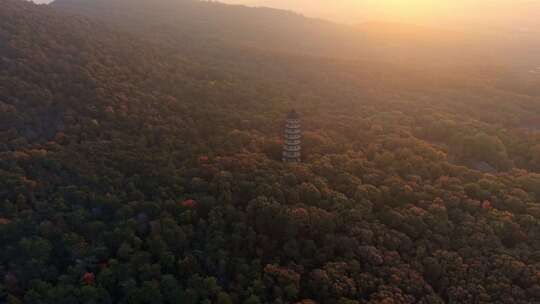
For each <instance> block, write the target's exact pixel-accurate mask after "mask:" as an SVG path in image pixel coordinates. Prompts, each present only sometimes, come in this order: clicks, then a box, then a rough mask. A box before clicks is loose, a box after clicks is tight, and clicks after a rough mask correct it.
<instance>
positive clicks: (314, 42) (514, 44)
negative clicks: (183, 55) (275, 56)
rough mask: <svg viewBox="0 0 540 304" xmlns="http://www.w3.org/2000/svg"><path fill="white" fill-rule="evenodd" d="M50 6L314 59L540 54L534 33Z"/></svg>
mask: <svg viewBox="0 0 540 304" xmlns="http://www.w3.org/2000/svg"><path fill="white" fill-rule="evenodd" d="M142 5H145V4H142ZM53 6H56V7H59V8H63V9H66V10H70V9H71V10H73V11H76V12H78V13H84V14H87V15H90V16H93V17H97V18H101V19H103V20H104V21H108V22H109V23H113V24H116V25H118V24H119V23H121V24H122V25H123V26H124V27H125V28H126V29H140V28H141V26H144V27H145V30H146V31H151V32H153V33H154V34H155V35H161V34H163V35H167V36H168V37H169V39H171V38H173V37H182V39H185V38H187V37H189V36H190V35H191V36H200V37H206V39H207V40H220V41H226V42H227V43H229V44H233V45H236V46H239V45H243V46H247V47H256V48H260V49H272V50H275V51H282V52H290V53H299V54H309V55H313V56H323V57H333V58H349V59H368V60H382V61H387V62H397V63H410V64H411V63H412V64H422V65H447V64H450V65H459V66H465V65H486V64H487V65H492V64H495V65H519V66H525V67H530V66H531V65H535V64H537V63H538V62H540V55H537V54H535V53H534V52H530V51H529V50H530V49H533V48H535V47H540V38H539V37H538V36H537V35H532V34H529V33H519V34H516V33H503V32H500V31H498V30H495V29H494V30H493V31H481V30H478V31H475V30H471V29H468V30H463V29H460V30H445V29H440V30H439V29H433V28H429V27H421V26H413V25H407V24H399V23H398V24H395V23H369V24H367V26H366V24H360V25H358V26H355V27H352V26H345V25H339V24H336V23H331V22H327V21H323V20H317V19H310V18H305V17H302V16H300V15H297V14H294V13H291V12H286V11H280V10H274V9H268V8H248V7H242V6H229V5H224V4H220V3H217V2H200V1H190V0H183V1H173V0H159V1H157V2H155V3H154V5H152V6H150V5H148V6H146V7H145V8H144V10H137V8H136V7H138V6H139V7H140V4H139V5H137V2H134V3H133V5H132V4H131V2H129V1H120V0H113V1H78V0H57V1H56V2H54V3H53ZM125 16H129V18H125ZM178 16H183V18H178ZM143 20H146V21H145V22H143ZM405 29H407V30H405ZM397 33H399V34H398V35H396V34H397ZM509 53H510V54H512V56H508V54H509Z"/></svg>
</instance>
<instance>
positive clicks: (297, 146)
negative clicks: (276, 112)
mask: <svg viewBox="0 0 540 304" xmlns="http://www.w3.org/2000/svg"><path fill="white" fill-rule="evenodd" d="M301 139H302V132H301V130H300V116H298V113H296V111H295V110H292V111H291V112H290V113H289V114H288V115H287V123H286V125H285V132H284V134H283V162H286V163H297V162H300V161H302V153H301V152H302V147H301V144H302V141H301Z"/></svg>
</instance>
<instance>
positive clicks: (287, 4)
mask: <svg viewBox="0 0 540 304" xmlns="http://www.w3.org/2000/svg"><path fill="white" fill-rule="evenodd" d="M222 2H227V3H238V4H246V5H254V6H259V5H260V6H268V7H276V8H284V9H289V10H294V11H297V12H301V13H303V14H305V15H308V16H313V17H321V18H325V19H331V20H334V21H339V22H346V23H361V22H365V21H392V22H407V23H415V24H421V25H426V24H429V25H445V26H446V25H461V26H468V25H482V26H504V27H512V28H518V29H524V30H526V29H529V30H534V29H535V28H539V27H540V21H539V20H540V0H223V1H222Z"/></svg>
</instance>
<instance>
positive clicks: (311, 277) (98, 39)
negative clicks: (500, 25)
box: [0, 0, 540, 304]
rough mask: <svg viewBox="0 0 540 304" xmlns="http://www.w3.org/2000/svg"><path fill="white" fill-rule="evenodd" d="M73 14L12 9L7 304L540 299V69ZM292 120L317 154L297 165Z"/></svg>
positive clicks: (0, 258)
mask: <svg viewBox="0 0 540 304" xmlns="http://www.w3.org/2000/svg"><path fill="white" fill-rule="evenodd" d="M63 2H64V3H63ZM66 3H67V2H66V0H63V1H62V2H58V3H56V4H55V5H52V6H36V5H33V4H30V3H28V2H24V1H20V0H0V7H1V9H0V138H1V141H0V202H2V203H1V204H0V244H2V250H1V251H0V278H1V281H0V302H2V303H4V302H5V303H10V304H13V303H220V304H225V303H245V304H256V303H304V304H307V303H329V304H332V303H339V304H353V303H535V302H539V301H540V255H539V254H538V252H539V250H540V222H539V220H540V204H539V199H540V175H539V174H538V173H537V172H540V132H539V130H540V117H539V115H540V100H539V94H538V91H537V90H536V89H535V83H537V81H538V79H536V78H534V77H535V76H534V74H530V75H529V74H520V77H521V78H518V77H514V76H511V75H514V74H511V73H515V71H514V70H509V69H508V68H506V67H504V66H503V65H494V66H491V65H484V64H482V65H480V66H470V67H467V68H463V67H456V66H445V67H440V66H438V67H433V66H430V67H428V66H427V65H409V64H396V63H395V62H388V61H384V60H382V59H381V60H376V61H375V60H371V59H370V60H368V59H365V58H364V59H354V60H353V59H350V58H349V59H345V58H321V57H318V56H311V57H310V56H301V55H300V54H294V52H283V50H282V49H278V50H277V51H273V50H272V48H271V47H270V46H268V45H265V44H261V45H259V47H254V46H257V43H255V44H254V45H249V46H248V45H245V44H244V43H241V42H239V41H238V40H234V39H228V38H227V39H225V40H223V39H220V38H219V37H211V36H210V35H201V36H197V35H195V36H190V37H187V36H181V35H180V36H173V35H169V33H170V29H169V27H168V26H165V27H164V30H163V31H156V28H155V27H154V26H155V22H157V20H159V18H160V17H159V16H157V17H155V18H154V19H153V18H147V19H146V20H147V22H148V23H145V24H143V23H141V22H142V21H141V20H142V19H138V17H136V16H137V15H136V14H135V13H133V12H125V13H124V15H123V16H121V15H120V14H119V12H118V11H115V7H114V4H115V3H120V2H117V1H116V0H115V1H109V2H108V3H110V5H111V6H104V7H103V8H102V10H94V11H93V13H91V14H90V13H88V11H87V9H86V8H84V7H80V6H77V5H73V6H70V7H69V9H68V7H67V4H66ZM72 3H74V4H76V3H78V2H76V1H72ZM87 3H101V4H102V5H105V2H103V1H99V2H98V1H97V0H96V1H90V0H89V1H87ZM130 3H131V4H132V5H133V7H132V8H133V10H140V11H145V12H148V7H146V6H144V7H143V6H142V5H146V4H145V3H150V1H142V0H138V1H133V2H130ZM79 4H80V3H79ZM165 4H166V3H164V4H163V5H165ZM63 5H66V6H63ZM88 5H90V4H88ZM185 5H201V4H195V3H194V2H188V1H185ZM204 5H207V6H212V9H214V7H213V5H219V8H220V9H222V10H223V11H224V12H223V14H224V15H227V14H229V13H228V11H227V10H228V9H233V8H231V7H228V6H224V5H220V4H212V3H205V4H204ZM198 9H200V10H202V11H204V10H203V9H204V7H203V8H198ZM237 10H240V11H241V10H242V9H239V8H234V12H235V13H236V12H237ZM151 12H152V11H151V10H150V13H151ZM250 12H259V11H250ZM176 13H177V14H179V15H178V20H187V19H189V18H194V19H197V18H196V16H193V15H189V14H193V12H192V11H185V12H183V13H181V12H176ZM107 14H109V16H114V21H115V22H112V20H113V19H108V18H107ZM231 14H232V13H231ZM260 14H263V15H264V14H277V16H278V17H279V18H285V17H284V16H283V15H281V14H282V13H280V12H274V11H272V12H271V13H269V12H268V11H264V12H260ZM240 16H244V15H243V14H240ZM285 16H289V15H285ZM147 17H150V16H147ZM130 18H135V19H134V20H135V21H136V23H137V24H139V25H140V28H136V29H135V28H132V27H130V26H129V24H133V23H132V22H134V20H131V19H130ZM291 18H292V17H291ZM248 19H249V18H248ZM255 19H258V18H255ZM107 20H109V21H107ZM197 20H203V19H197ZM248 21H249V20H248ZM248 21H245V22H246V24H247V25H249V24H251V23H250V22H251V21H249V22H248ZM214 22H220V21H214ZM253 22H255V21H253ZM126 25H127V26H126ZM149 25H150V26H149ZM146 26H149V27H148V28H145V27H146ZM201 31H202V32H204V29H196V30H193V31H191V30H186V33H189V32H192V33H201ZM237 31H240V29H237ZM269 31H272V30H271V29H269ZM235 34H241V32H240V33H236V32H235ZM224 37H227V36H224ZM221 38H223V37H221ZM183 42H185V43H183ZM187 42H189V44H188V43H187ZM261 43H262V42H261ZM209 46H214V48H209ZM312 55H313V54H312ZM514 79H515V80H514ZM517 79H519V82H518V81H516V80H517ZM291 108H296V109H297V111H298V112H299V113H300V116H301V120H302V125H303V129H304V134H303V136H304V146H303V148H304V153H305V156H304V161H303V162H302V163H299V164H293V165H286V164H283V163H281V161H280V160H281V141H280V140H281V139H280V135H281V134H280V133H281V128H282V127H283V126H282V125H283V119H284V118H285V115H286V113H287V112H288V111H289V110H290V109H291Z"/></svg>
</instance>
